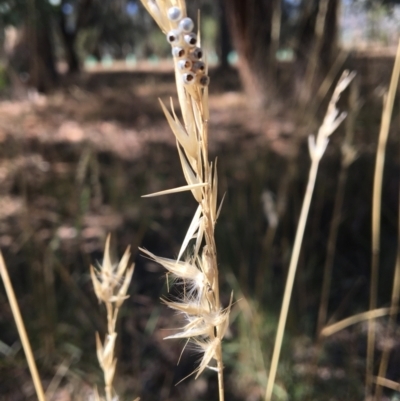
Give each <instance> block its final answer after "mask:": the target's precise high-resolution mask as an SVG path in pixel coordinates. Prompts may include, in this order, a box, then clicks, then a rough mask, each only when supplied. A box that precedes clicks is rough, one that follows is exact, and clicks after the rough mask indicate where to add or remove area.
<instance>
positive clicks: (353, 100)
mask: <svg viewBox="0 0 400 401" xmlns="http://www.w3.org/2000/svg"><path fill="white" fill-rule="evenodd" d="M358 108H359V105H358V83H357V79H354V80H353V82H352V84H351V86H350V96H349V114H348V116H347V119H346V122H345V129H346V135H345V138H344V141H343V143H342V146H341V153H342V158H341V166H340V173H339V180H338V185H337V190H336V195H335V201H334V207H333V215H332V221H331V226H330V228H329V237H328V246H327V253H326V259H325V265H324V275H323V279H322V290H321V301H320V304H319V310H318V320H317V336H319V334H320V332H321V330H322V328H323V327H324V325H325V324H326V321H327V311H328V303H329V292H330V286H331V279H332V268H333V261H334V255H335V250H336V242H337V237H338V231H339V225H340V218H341V210H342V205H343V199H344V191H345V187H346V182H347V172H348V169H349V167H350V165H351V164H352V163H353V161H354V160H355V158H356V156H357V152H356V150H355V149H354V147H353V144H352V142H353V137H354V124H355V117H356V115H357V112H358Z"/></svg>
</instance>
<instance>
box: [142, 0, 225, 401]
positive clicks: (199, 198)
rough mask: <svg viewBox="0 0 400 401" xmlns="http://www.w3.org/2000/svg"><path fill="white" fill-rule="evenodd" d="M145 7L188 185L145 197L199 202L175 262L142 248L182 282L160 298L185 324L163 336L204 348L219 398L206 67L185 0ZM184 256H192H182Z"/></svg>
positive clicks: (221, 323) (219, 321)
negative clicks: (174, 295)
mask: <svg viewBox="0 0 400 401" xmlns="http://www.w3.org/2000/svg"><path fill="white" fill-rule="evenodd" d="M141 1H142V3H143V5H144V6H145V7H146V9H147V11H148V12H149V13H150V15H151V16H152V17H153V18H154V20H155V21H156V22H157V24H158V25H159V27H160V28H161V30H162V31H163V32H164V33H165V34H166V40H167V41H168V42H169V43H170V44H171V47H172V55H173V58H174V66H175V79H176V86H177V93H178V100H179V106H180V109H181V114H182V121H180V120H179V118H178V116H177V115H176V113H175V110H174V106H173V104H172V101H171V105H170V110H168V108H167V106H166V105H165V104H164V103H163V102H162V101H160V103H161V108H162V110H163V112H164V114H165V117H166V119H167V122H168V124H169V126H170V128H171V130H172V132H173V134H174V136H175V138H176V142H177V149H178V155H179V159H180V162H181V165H182V170H183V175H184V177H185V179H186V182H187V185H185V186H183V187H179V188H174V189H169V190H164V191H161V192H157V193H153V194H150V195H146V196H159V195H165V194H170V193H176V192H181V191H191V192H192V194H193V197H194V199H195V200H196V202H197V203H198V208H197V210H196V212H195V214H194V217H193V219H192V222H191V224H190V226H189V228H188V231H187V234H186V236H185V238H184V240H183V242H182V246H181V249H180V251H179V255H178V258H177V260H171V259H165V258H161V257H158V256H156V255H154V254H152V253H151V252H149V251H147V250H144V249H141V251H142V252H143V253H144V254H146V255H147V257H149V258H151V259H152V260H154V261H155V262H157V263H160V264H161V265H162V266H164V267H165V269H167V271H168V272H169V273H170V274H172V276H173V277H174V279H175V281H180V282H181V284H182V286H183V288H184V290H183V297H182V299H180V300H179V301H177V302H171V301H168V300H163V302H164V303H165V304H166V305H167V306H169V307H170V308H172V309H174V310H176V311H177V312H179V313H181V314H182V315H183V317H184V319H185V320H186V324H185V325H184V326H183V327H182V328H181V329H180V331H179V332H178V333H177V334H174V335H172V336H169V337H167V338H187V339H188V340H192V342H193V343H194V344H195V346H196V347H197V348H198V349H200V350H201V351H202V352H204V356H203V359H202V361H201V362H200V365H199V367H198V368H197V369H196V371H195V372H193V373H196V377H198V376H199V375H200V374H201V373H202V372H203V371H204V369H205V368H207V367H210V368H212V369H213V370H216V371H217V372H218V381H219V396H220V401H222V400H223V376H222V370H223V364H222V352H221V342H222V339H223V337H224V335H225V332H226V330H227V327H228V325H229V312H230V309H231V305H232V297H231V301H230V303H229V306H228V307H227V308H226V309H223V308H222V307H221V304H220V299H219V284H218V267H217V250H216V246H215V239H214V229H215V225H216V222H217V218H218V215H219V209H218V210H217V207H218V205H217V203H218V202H217V189H218V188H217V186H218V179H217V168H216V167H217V166H216V163H214V164H213V163H210V162H209V159H208V119H209V109H208V84H209V82H210V79H209V77H208V75H207V73H208V68H207V65H206V63H205V62H204V61H203V58H204V52H203V50H202V49H201V45H200V33H198V34H196V33H194V32H193V29H194V23H193V21H192V20H191V19H190V18H188V17H187V15H186V5H185V1H184V0H141ZM184 254H189V255H190V256H189V257H188V258H187V259H186V260H182V256H183V255H184Z"/></svg>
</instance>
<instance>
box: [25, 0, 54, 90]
mask: <svg viewBox="0 0 400 401" xmlns="http://www.w3.org/2000/svg"><path fill="white" fill-rule="evenodd" d="M41 6H42V5H41V4H39V5H37V4H36V2H35V0H30V1H29V2H28V9H29V13H28V24H27V26H28V29H27V30H26V31H24V35H23V36H22V46H24V42H25V43H27V44H28V49H29V51H28V57H29V60H28V64H29V67H28V68H29V77H30V78H29V85H30V86H33V87H34V88H36V89H37V90H38V91H39V92H47V91H49V90H50V89H51V88H52V87H53V86H54V85H55V83H56V81H57V78H58V74H57V70H56V67H55V59H54V52H53V44H52V36H53V35H52V32H51V26H50V20H49V19H50V17H49V14H48V13H46V10H44V9H43V8H42V7H41Z"/></svg>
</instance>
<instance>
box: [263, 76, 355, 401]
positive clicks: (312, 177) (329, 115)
mask: <svg viewBox="0 0 400 401" xmlns="http://www.w3.org/2000/svg"><path fill="white" fill-rule="evenodd" d="M353 77H354V73H349V72H348V71H344V72H343V74H342V76H341V77H340V79H339V82H338V83H337V85H336V88H335V90H334V92H333V95H332V98H331V100H330V102H329V105H328V109H327V112H326V115H325V118H324V121H323V123H322V125H321V127H320V128H319V130H318V134H317V136H316V138H315V137H314V136H309V141H308V144H309V151H310V157H311V167H310V172H309V177H308V183H307V189H306V193H305V196H304V200H303V205H302V208H301V213H300V219H299V223H298V225H297V231H296V237H295V241H294V246H293V252H292V256H291V259H290V265H289V271H288V277H287V280H286V286H285V292H284V296H283V302H282V307H281V313H280V316H279V323H278V329H277V334H276V340H275V345H274V351H273V355H272V361H271V368H270V372H269V377H268V383H267V389H266V394H265V400H266V401H270V400H271V397H272V391H273V388H274V383H275V377H276V372H277V368H278V362H279V356H280V352H281V348H282V342H283V335H284V331H285V326H286V320H287V315H288V311H289V305H290V299H291V295H292V290H293V283H294V278H295V275H296V270H297V264H298V260H299V255H300V250H301V244H302V241H303V236H304V230H305V226H306V222H307V216H308V212H309V210H310V204H311V199H312V195H313V192H314V186H315V181H316V177H317V172H318V167H319V162H320V160H321V158H322V156H323V154H324V152H325V150H326V147H327V145H328V142H329V137H330V135H331V134H332V133H333V132H334V131H335V130H336V128H337V127H338V126H339V125H340V123H341V122H342V121H343V120H344V118H345V117H346V114H345V113H340V114H339V111H338V110H337V108H336V103H337V101H338V100H339V98H340V94H341V93H342V92H343V91H344V90H345V89H346V87H347V86H348V85H349V83H350V82H351V80H352V79H353Z"/></svg>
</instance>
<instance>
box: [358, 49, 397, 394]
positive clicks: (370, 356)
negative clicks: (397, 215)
mask: <svg viewBox="0 0 400 401" xmlns="http://www.w3.org/2000/svg"><path fill="white" fill-rule="evenodd" d="M399 74H400V41H399V44H398V47H397V53H396V60H395V63H394V67H393V73H392V77H391V80H390V86H389V92H388V94H387V96H386V97H385V99H384V107H383V112H382V122H381V128H380V132H379V140H378V149H377V154H376V164H375V174H374V188H373V195H372V261H371V279H370V301H369V309H371V310H372V309H376V305H377V297H378V278H379V256H380V233H381V230H380V219H381V208H382V184H383V169H384V164H385V152H386V145H387V140H388V136H389V128H390V122H391V118H392V112H393V104H394V99H395V97H396V91H397V86H398V82H399ZM374 348H375V321H374V319H372V320H370V321H369V322H368V339H367V364H366V381H365V397H366V398H368V397H369V396H370V394H371V392H372V378H373V367H374Z"/></svg>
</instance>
